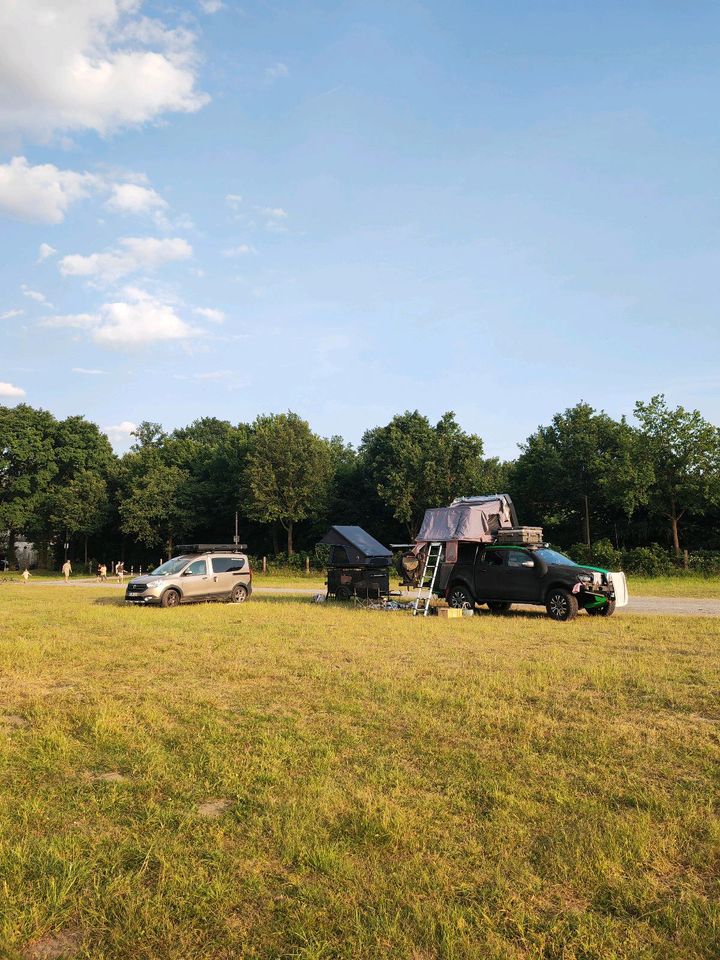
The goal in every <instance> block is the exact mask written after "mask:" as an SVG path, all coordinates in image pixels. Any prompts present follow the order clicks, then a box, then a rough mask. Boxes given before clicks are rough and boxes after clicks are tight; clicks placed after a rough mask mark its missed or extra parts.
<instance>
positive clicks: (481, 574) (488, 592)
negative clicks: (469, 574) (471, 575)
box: [475, 547, 507, 603]
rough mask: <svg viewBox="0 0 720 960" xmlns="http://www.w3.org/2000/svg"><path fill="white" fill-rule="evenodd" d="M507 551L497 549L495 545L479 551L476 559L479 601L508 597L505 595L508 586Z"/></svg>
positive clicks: (476, 590)
mask: <svg viewBox="0 0 720 960" xmlns="http://www.w3.org/2000/svg"><path fill="white" fill-rule="evenodd" d="M505 553H506V551H505V550H496V549H494V548H493V547H485V548H484V549H483V550H480V551H478V557H477V560H476V561H475V599H476V600H477V601H478V603H482V601H483V600H505V599H507V598H506V597H505V596H504V590H505V588H506V586H507V583H506V581H507V569H506V567H505V556H504V554H505Z"/></svg>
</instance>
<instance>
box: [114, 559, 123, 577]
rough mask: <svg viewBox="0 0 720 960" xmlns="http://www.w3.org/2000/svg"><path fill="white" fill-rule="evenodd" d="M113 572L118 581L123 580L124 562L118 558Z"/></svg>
mask: <svg viewBox="0 0 720 960" xmlns="http://www.w3.org/2000/svg"><path fill="white" fill-rule="evenodd" d="M115 573H116V574H117V578H118V583H122V582H123V577H124V576H125V564H124V563H123V562H122V560H120V561H119V562H118V564H117V566H116V567H115Z"/></svg>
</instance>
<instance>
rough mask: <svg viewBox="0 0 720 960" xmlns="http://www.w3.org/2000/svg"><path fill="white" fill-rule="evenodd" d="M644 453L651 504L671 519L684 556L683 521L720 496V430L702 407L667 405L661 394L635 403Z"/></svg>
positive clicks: (675, 542) (676, 542)
mask: <svg viewBox="0 0 720 960" xmlns="http://www.w3.org/2000/svg"><path fill="white" fill-rule="evenodd" d="M635 416H636V418H637V420H638V421H639V423H640V435H641V439H642V448H643V452H644V454H645V455H646V456H647V457H648V459H649V462H650V465H651V468H652V473H653V481H652V485H651V488H650V489H651V508H652V510H653V511H654V512H655V513H657V514H659V515H660V516H663V517H665V518H666V520H667V521H669V524H670V533H671V536H672V544H673V549H674V551H675V555H676V557H679V556H680V533H679V527H680V521H681V520H682V518H683V517H684V516H685V514H686V513H687V512H702V511H703V510H707V508H708V506H710V505H712V504H717V503H718V500H719V499H720V431H719V430H718V428H717V427H715V426H714V425H713V424H711V423H709V422H708V421H707V420H705V419H704V418H703V416H702V415H701V413H700V411H699V410H685V408H684V407H676V408H675V409H674V410H672V409H670V407H668V405H667V403H666V402H665V397H664V396H663V395H662V394H659V395H657V396H654V397H652V399H651V400H650V401H649V402H648V403H642V402H638V403H636V404H635Z"/></svg>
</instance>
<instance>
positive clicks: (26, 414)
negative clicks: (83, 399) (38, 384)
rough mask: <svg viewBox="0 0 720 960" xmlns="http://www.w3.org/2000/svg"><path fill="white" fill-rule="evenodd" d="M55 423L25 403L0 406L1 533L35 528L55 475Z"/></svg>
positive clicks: (11, 540)
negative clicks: (13, 405)
mask: <svg viewBox="0 0 720 960" xmlns="http://www.w3.org/2000/svg"><path fill="white" fill-rule="evenodd" d="M56 426H57V421H56V420H55V418H54V417H53V416H52V414H51V413H48V412H47V411H46V410H35V409H33V407H30V406H28V405H27V404H25V403H20V404H18V405H17V406H16V407H2V406H0V531H2V532H3V533H4V532H5V531H9V544H8V551H9V553H11V554H12V551H13V547H14V542H15V534H16V533H18V532H20V531H25V530H27V529H29V528H31V527H35V526H37V525H38V519H39V515H40V508H41V505H42V503H43V501H44V498H45V496H46V494H47V491H48V489H49V487H50V484H51V483H52V482H53V480H54V478H55V476H56V475H57V472H58V465H57V460H58V453H57V448H56Z"/></svg>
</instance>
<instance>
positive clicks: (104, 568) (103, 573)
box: [100, 563, 107, 583]
mask: <svg viewBox="0 0 720 960" xmlns="http://www.w3.org/2000/svg"><path fill="white" fill-rule="evenodd" d="M100 583H107V564H106V563H101V564H100Z"/></svg>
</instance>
